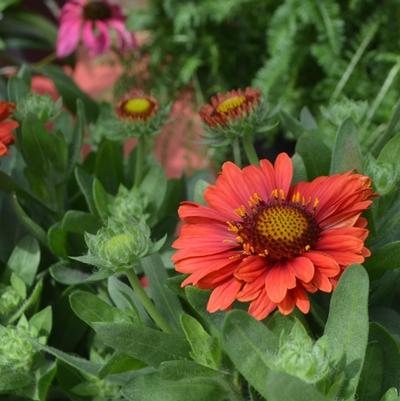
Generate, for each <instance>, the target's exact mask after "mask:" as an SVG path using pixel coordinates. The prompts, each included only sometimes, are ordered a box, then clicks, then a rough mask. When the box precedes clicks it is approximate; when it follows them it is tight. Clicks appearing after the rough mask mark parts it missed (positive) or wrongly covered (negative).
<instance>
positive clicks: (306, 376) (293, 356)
mask: <svg viewBox="0 0 400 401" xmlns="http://www.w3.org/2000/svg"><path fill="white" fill-rule="evenodd" d="M327 351H328V344H327V342H326V341H325V340H324V339H321V340H320V341H318V342H316V343H314V342H313V341H312V339H311V338H310V337H309V336H308V334H307V332H306V330H305V329H304V327H303V326H302V324H301V323H299V322H296V323H295V325H294V326H293V328H292V330H291V332H290V334H289V335H287V334H285V333H283V334H282V335H281V338H280V346H279V352H278V358H277V367H278V368H279V369H281V370H283V371H284V372H286V373H288V374H290V375H292V376H296V377H298V378H300V379H302V380H304V381H306V382H308V383H315V382H317V381H319V380H320V379H322V378H323V377H324V376H325V375H326V374H327V373H328V370H329V358H328V352H327Z"/></svg>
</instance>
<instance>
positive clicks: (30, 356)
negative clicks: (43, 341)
mask: <svg viewBox="0 0 400 401" xmlns="http://www.w3.org/2000/svg"><path fill="white" fill-rule="evenodd" d="M31 337H32V335H31V333H30V332H29V326H28V323H27V321H26V319H23V320H21V321H20V322H19V324H18V325H17V326H16V327H13V326H8V327H5V326H1V325H0V373H1V372H2V371H3V370H5V371H7V370H9V369H12V370H14V371H22V372H29V371H30V369H31V367H32V365H33V362H34V358H35V354H36V350H35V349H34V347H33V345H32V342H31Z"/></svg>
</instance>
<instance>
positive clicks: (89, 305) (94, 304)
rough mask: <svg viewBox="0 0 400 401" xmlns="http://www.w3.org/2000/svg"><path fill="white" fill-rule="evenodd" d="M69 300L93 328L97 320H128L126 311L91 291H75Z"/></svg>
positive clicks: (75, 311) (75, 310) (80, 317)
mask: <svg viewBox="0 0 400 401" xmlns="http://www.w3.org/2000/svg"><path fill="white" fill-rule="evenodd" d="M69 302H70V305H71V309H72V310H73V311H74V313H75V314H76V315H77V316H78V317H79V319H81V320H83V321H84V322H85V323H86V324H87V325H88V326H90V327H92V328H94V323H95V322H107V323H112V322H126V321H127V320H128V317H127V315H126V314H125V313H123V312H122V311H120V310H119V309H117V308H115V307H113V306H111V305H109V304H108V303H106V302H104V301H103V300H101V299H100V298H99V297H98V296H96V295H94V294H92V293H90V292H86V291H75V292H73V293H72V294H71V295H70V296H69Z"/></svg>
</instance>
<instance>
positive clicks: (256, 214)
mask: <svg viewBox="0 0 400 401" xmlns="http://www.w3.org/2000/svg"><path fill="white" fill-rule="evenodd" d="M299 198H300V197H299ZM297 199H298V198H295V200H297ZM249 204H250V205H251V206H252V213H247V212H246V211H245V208H244V207H241V208H239V209H238V210H237V214H239V215H240V216H241V217H242V221H241V222H230V223H229V230H230V231H232V232H234V233H236V234H237V237H236V240H237V241H238V243H239V244H240V245H241V246H242V248H243V252H244V253H245V254H248V255H260V256H264V257H267V258H269V259H271V260H273V261H277V260H282V259H290V258H293V257H296V256H299V255H301V254H302V253H304V252H306V251H308V250H309V249H310V248H311V247H312V246H313V245H314V244H315V243H316V242H317V240H318V237H319V234H320V231H321V230H320V228H319V227H318V224H317V223H316V221H315V217H314V214H313V213H311V212H310V211H309V210H308V209H307V208H306V204H305V203H303V202H301V201H300V199H298V201H288V200H285V199H282V198H278V197H276V198H275V199H273V200H271V201H269V202H265V201H263V200H261V198H260V197H258V196H255V197H254V198H252V199H251V200H250V202H249Z"/></svg>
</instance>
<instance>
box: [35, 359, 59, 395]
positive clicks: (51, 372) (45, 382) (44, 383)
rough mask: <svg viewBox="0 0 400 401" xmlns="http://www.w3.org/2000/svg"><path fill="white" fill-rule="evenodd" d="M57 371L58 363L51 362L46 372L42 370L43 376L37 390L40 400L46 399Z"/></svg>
mask: <svg viewBox="0 0 400 401" xmlns="http://www.w3.org/2000/svg"><path fill="white" fill-rule="evenodd" d="M56 373H57V364H56V363H52V364H50V365H49V366H48V367H47V368H46V370H45V372H41V376H40V378H39V380H38V382H37V392H38V398H39V401H46V400H47V395H48V392H49V389H50V385H51V383H52V381H53V379H54V377H55V375H56Z"/></svg>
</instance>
